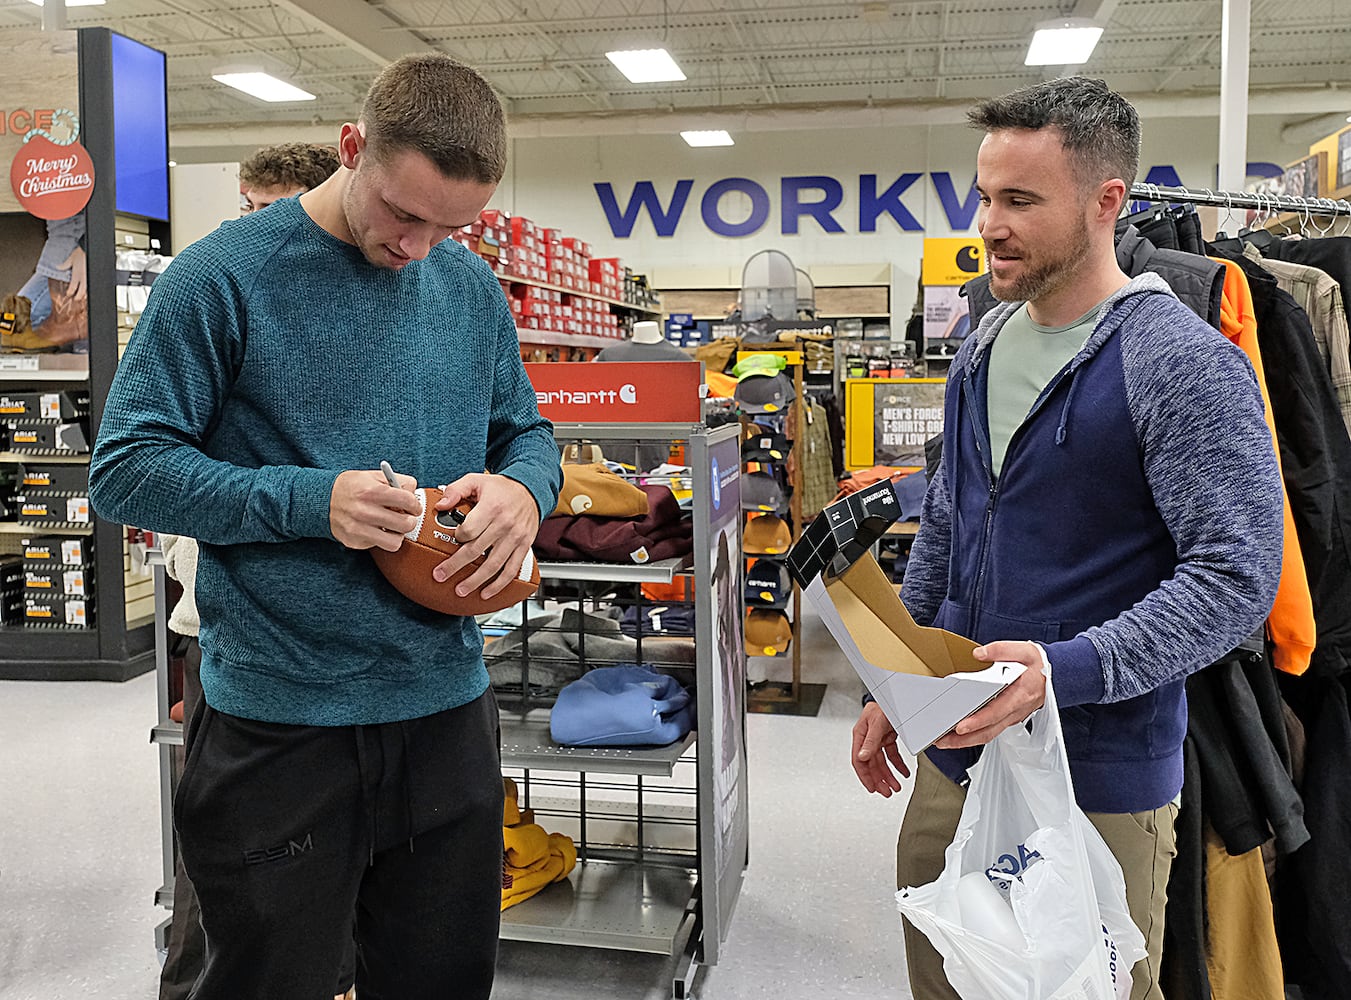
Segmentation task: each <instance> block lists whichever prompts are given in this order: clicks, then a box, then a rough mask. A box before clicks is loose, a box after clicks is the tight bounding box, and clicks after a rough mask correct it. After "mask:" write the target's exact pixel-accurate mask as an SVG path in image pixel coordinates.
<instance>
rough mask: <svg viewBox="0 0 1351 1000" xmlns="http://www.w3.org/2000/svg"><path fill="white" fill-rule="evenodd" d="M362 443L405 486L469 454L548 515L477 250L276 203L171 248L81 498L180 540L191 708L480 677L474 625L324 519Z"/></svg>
mask: <svg viewBox="0 0 1351 1000" xmlns="http://www.w3.org/2000/svg"><path fill="white" fill-rule="evenodd" d="M382 458H383V459H388V460H389V462H390V463H391V464H392V465H393V466H394V468H395V469H396V470H397V471H399V472H402V473H407V474H409V475H412V476H415V477H416V478H417V481H418V483H419V485H431V486H437V485H441V484H445V483H449V482H452V481H454V480H455V479H458V478H459V477H460V476H462V475H465V474H466V473H472V472H482V471H484V470H485V469H487V470H488V471H491V472H495V473H500V474H501V475H504V476H509V477H510V478H512V479H515V480H517V481H518V482H520V483H522V484H523V485H524V486H525V487H526V488H527V489H529V490H530V492H531V494H532V495H533V496H534V498H535V502H536V504H537V505H538V506H539V509H540V511H542V512H544V513H547V512H549V511H552V510H553V508H554V504H555V503H556V501H557V493H558V488H559V484H560V479H561V475H560V470H559V464H558V451H557V447H556V445H555V443H554V440H553V434H552V427H551V426H550V424H549V422H548V421H547V420H545V419H544V418H543V417H541V416H540V414H539V410H538V408H537V406H536V404H535V394H534V390H533V389H532V388H531V386H530V383H529V381H528V380H527V379H526V376H525V371H524V369H523V367H522V365H521V361H520V352H519V347H518V345H517V340H516V329H515V326H514V324H513V323H512V320H511V315H510V312H509V311H508V309H507V303H506V300H505V298H504V296H503V295H502V291H501V289H500V287H499V285H498V283H497V280H496V279H495V278H494V277H493V274H492V272H491V271H490V270H489V269H488V267H487V265H486V264H484V262H483V261H481V260H480V259H479V258H478V257H476V256H475V255H473V254H471V253H470V252H469V251H467V250H466V249H465V248H464V247H462V246H460V245H459V244H457V243H454V242H451V241H446V242H443V243H441V244H439V245H438V246H436V247H435V248H434V249H433V250H432V252H431V254H430V255H429V256H428V257H427V258H426V260H423V261H420V262H415V263H412V264H409V265H408V266H407V267H405V268H404V269H403V270H402V271H398V272H395V271H388V270H381V269H377V268H375V267H373V266H372V265H370V264H369V263H368V262H367V261H366V260H365V258H364V257H363V256H362V255H361V253H360V252H359V251H358V250H357V249H356V248H355V247H353V246H350V245H348V244H346V243H343V242H341V241H340V240H337V239H335V238H334V237H332V236H330V235H329V234H328V233H326V232H324V231H323V230H322V229H320V228H319V227H318V226H317V225H316V224H315V223H314V222H313V221H312V220H311V219H310V218H309V216H308V215H307V214H306V213H305V211H304V209H303V208H301V206H300V202H299V201H298V200H297V199H294V198H292V199H287V200H285V201H282V202H278V203H277V204H275V205H273V206H272V207H270V208H268V209H266V210H265V211H261V212H255V213H253V214H252V215H249V216H246V217H244V218H242V219H240V220H238V221H234V222H227V223H226V224H225V225H223V226H221V228H220V229H218V230H217V231H216V232H214V233H212V234H211V235H209V236H207V237H205V238H204V239H202V240H200V241H198V242H197V243H194V244H192V245H191V246H189V247H187V248H186V249H185V250H184V251H183V252H182V253H181V254H180V255H179V256H178V257H177V258H176V259H175V260H174V262H173V263H172V265H171V266H170V267H169V268H168V270H167V271H166V272H165V273H164V274H163V275H162V276H161V277H160V278H159V280H158V281H156V283H155V285H154V288H153V289H152V293H151V295H150V301H149V306H148V308H147V309H146V311H145V313H144V314H143V315H142V317H141V320H140V322H139V323H138V325H137V327H136V331H135V332H134V333H133V335H132V337H131V341H130V343H129V344H128V346H127V350H126V354H125V355H124V357H123V360H122V363H121V365H120V367H119V368H118V370H117V375H116V377H115V379H114V380H113V386H112V390H111V392H110V393H109V396H108V400H107V403H106V405H105V407H104V411H103V416H102V421H101V425H100V427H99V434H98V440H97V443H96V445H95V448H94V455H93V459H92V461H91V464H90V493H91V500H92V501H93V504H94V508H95V510H96V511H97V512H98V514H99V516H101V517H104V518H107V519H109V520H113V521H119V522H122V523H125V524H133V525H137V526H139V527H143V528H148V529H152V530H155V531H167V532H173V533H175V534H182V535H189V536H191V537H193V538H196V539H198V540H199V541H200V542H201V557H200V563H199V566H198V572H197V603H198V610H199V612H200V614H201V620H202V628H201V636H200V638H201V645H202V687H203V690H204V692H205V695H206V700H207V703H208V704H210V705H211V706H212V707H213V708H215V709H216V710H218V711H221V712H225V713H228V714H231V715H238V716H243V717H245V718H250V719H257V720H261V721H265V722H282V723H293V724H304V725H350V724H372V723H381V722H391V721H397V720H403V719H410V718H417V717H420V716H424V715H429V714H432V713H435V712H439V711H443V710H445V709H448V708H453V707H456V706H458V705H463V704H465V703H467V702H470V701H472V700H474V699H475V698H477V697H478V696H479V695H481V694H482V693H483V691H484V690H485V688H486V687H487V685H488V675H487V671H486V670H485V668H484V665H483V657H482V648H483V639H482V635H481V633H480V632H479V629H478V626H477V624H476V623H475V622H474V620H473V619H472V618H459V617H452V616H447V615H442V614H439V613H437V612H434V611H428V610H426V609H424V608H421V607H419V606H417V605H415V604H413V603H412V602H410V601H408V600H407V599H406V598H404V597H402V596H401V595H400V594H399V593H398V592H397V591H395V590H394V588H393V587H391V586H390V585H389V584H388V583H387V582H386V581H385V580H384V578H383V577H382V576H381V575H380V573H379V571H378V570H377V569H376V568H375V564H374V562H373V560H372V559H371V556H370V553H369V552H357V551H352V550H350V549H347V548H344V547H343V546H342V545H341V544H339V543H338V542H337V541H336V540H335V539H334V538H333V536H332V534H331V532H330V530H329V496H330V494H331V492H332V488H333V482H334V480H335V479H336V478H337V476H338V474H339V473H340V472H342V471H344V470H347V469H375V468H377V467H378V465H379V462H380V460H381V459H382ZM541 516H542V515H541Z"/></svg>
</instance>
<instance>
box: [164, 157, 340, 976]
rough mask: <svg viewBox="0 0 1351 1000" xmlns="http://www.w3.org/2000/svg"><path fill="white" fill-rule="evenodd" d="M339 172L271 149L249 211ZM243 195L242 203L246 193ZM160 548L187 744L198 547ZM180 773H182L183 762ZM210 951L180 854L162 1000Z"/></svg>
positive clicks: (251, 170) (255, 164)
mask: <svg viewBox="0 0 1351 1000" xmlns="http://www.w3.org/2000/svg"><path fill="white" fill-rule="evenodd" d="M337 169H338V155H337V151H336V150H335V149H333V148H332V147H331V146H318V145H314V144H312V143H304V142H289V143H284V144H283V145H280V146H266V147H264V148H263V149H260V150H258V152H256V153H254V154H253V155H252V156H251V157H249V158H248V159H247V160H246V161H244V163H242V164H241V165H240V175H241V177H243V176H244V175H245V174H247V175H248V176H249V178H250V179H251V181H252V182H253V183H254V184H257V185H259V186H260V191H259V192H258V193H257V194H256V195H255V197H256V198H257V199H258V201H257V204H256V205H253V206H251V207H250V208H249V209H246V211H253V210H254V209H255V208H265V207H266V206H267V205H270V204H271V203H272V202H273V201H276V200H277V199H278V198H289V197H291V196H292V195H297V194H303V193H304V192H306V191H309V190H310V189H312V188H315V187H318V186H319V185H320V184H322V183H323V182H324V181H326V180H327V179H328V178H329V177H331V176H332V175H333V172H334V171H335V170H337ZM240 194H241V197H242V198H243V197H244V191H243V189H242V188H241V190H240ZM264 199H266V200H264ZM244 200H245V204H248V203H249V199H247V198H245V199H244ZM152 290H153V286H152ZM159 545H160V551H161V552H163V553H164V567H165V571H166V572H167V573H168V574H169V577H170V578H171V579H173V580H176V581H177V582H178V583H179V584H180V585H181V586H182V587H183V596H182V597H181V598H180V599H179V601H178V603H177V604H175V605H174V610H173V612H172V613H171V614H170V616H169V631H170V632H171V633H172V635H173V639H172V640H171V644H172V646H174V647H176V648H181V649H182V650H183V704H182V713H183V722H184V733H183V736H184V742H185V743H186V742H187V739H188V737H189V735H190V734H189V732H188V730H187V724H188V723H189V722H190V720H191V719H192V717H193V713H194V712H195V711H196V710H197V703H198V702H199V701H200V700H201V696H202V682H201V679H200V677H199V675H198V671H199V669H200V667H201V662H202V649H201V646H200V645H199V644H198V641H197V632H198V628H199V627H200V622H199V619H198V617H197V602H196V600H195V598H194V596H193V590H194V584H195V582H196V579H197V542H196V540H195V539H192V538H188V537H187V536H185V535H171V534H161V535H160V536H159ZM179 770H180V773H181V770H182V762H181V761H180V764H179ZM205 951H206V940H205V937H204V935H203V933H202V924H201V915H200V910H199V907H198V904H197V892H196V890H195V889H193V887H192V880H191V879H190V878H189V877H188V874H187V872H186V871H184V870H183V858H182V855H181V854H179V856H177V857H176V858H175V859H174V908H173V922H172V924H171V925H170V929H169V947H168V954H167V956H166V957H165V960H164V967H163V969H161V970H160V988H159V1000H186V998H187V997H188V995H189V993H190V991H191V990H192V984H193V983H195V982H196V981H197V976H198V975H199V974H200V973H201V971H202V960H203V957H204V955H205ZM355 962H356V959H355V956H354V955H353V954H352V953H351V949H350V948H349V949H348V951H347V953H346V954H345V955H344V958H343V962H342V966H341V969H340V971H339V973H338V976H337V984H338V987H337V988H338V993H337V996H341V995H342V994H344V993H346V992H347V991H348V989H349V987H350V986H351V984H352V980H353V978H354V976H355Z"/></svg>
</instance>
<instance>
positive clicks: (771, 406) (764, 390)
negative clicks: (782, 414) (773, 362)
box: [733, 372, 796, 413]
mask: <svg viewBox="0 0 1351 1000" xmlns="http://www.w3.org/2000/svg"><path fill="white" fill-rule="evenodd" d="M795 396H796V393H795V392H794V391H793V383H792V380H791V379H789V378H788V376H787V375H785V374H784V373H783V372H779V373H778V374H777V375H767V374H761V375H746V376H745V377H743V378H742V379H741V380H740V381H739V382H737V384H736V392H735V393H733V398H734V399H735V400H736V402H737V405H738V406H740V407H741V409H742V411H743V412H745V413H778V412H779V411H780V410H783V409H784V408H785V407H787V406H788V404H789V403H791V402H792V401H793V399H794V397H795Z"/></svg>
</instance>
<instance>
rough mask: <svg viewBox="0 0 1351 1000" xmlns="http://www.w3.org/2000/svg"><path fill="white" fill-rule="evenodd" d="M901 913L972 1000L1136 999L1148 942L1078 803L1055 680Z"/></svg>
mask: <svg viewBox="0 0 1351 1000" xmlns="http://www.w3.org/2000/svg"><path fill="white" fill-rule="evenodd" d="M896 900H897V905H898V907H899V908H900V911H901V913H903V914H904V915H905V916H906V918H907V919H909V920H910V922H911V923H913V924H914V925H915V926H916V927H918V928H919V929H920V930H921V931H923V932H924V934H925V935H926V936H927V937H928V938H929V940H930V941H931V942H932V943H933V946H934V948H935V949H937V951H938V953H939V954H940V955H942V956H943V969H944V971H945V972H946V974H947V977H948V981H949V982H950V983H951V984H952V987H953V989H955V990H956V991H957V993H958V994H960V995H961V996H962V997H964V998H965V1000H1114V998H1115V1000H1126V998H1127V997H1129V996H1130V989H1131V973H1130V970H1131V966H1133V965H1134V964H1135V963H1136V962H1137V961H1138V960H1139V959H1141V958H1144V957H1145V942H1144V937H1143V936H1142V935H1141V933H1140V931H1139V929H1138V928H1137V927H1136V926H1135V924H1134V923H1133V922H1132V921H1131V918H1130V913H1129V911H1128V910H1127V907H1126V882H1125V878H1124V877H1123V876H1122V874H1121V866H1120V865H1119V864H1118V863H1117V860H1116V858H1114V857H1113V856H1112V852H1111V851H1110V850H1109V849H1108V847H1107V845H1106V844H1105V843H1104V842H1103V840H1102V837H1101V835H1099V833H1098V831H1097V830H1096V829H1095V828H1094V826H1093V824H1092V823H1090V822H1089V821H1088V817H1086V816H1085V815H1084V814H1083V811H1082V810H1081V809H1080V808H1079V806H1078V805H1077V804H1076V803H1075V801H1074V788H1073V784H1072V783H1071V781H1070V771H1069V761H1068V760H1067V759H1066V757H1065V741H1064V737H1063V734H1062V732H1061V728H1060V713H1059V712H1058V711H1057V709H1056V703H1055V694H1054V692H1053V691H1052V689H1051V681H1050V677H1049V676H1048V677H1047V681H1046V704H1045V705H1043V706H1042V707H1041V708H1040V709H1038V710H1037V712H1035V713H1034V714H1033V716H1032V718H1031V719H1030V720H1029V722H1028V723H1027V724H1025V725H1021V726H1011V727H1010V728H1008V729H1006V730H1005V731H1004V732H1002V733H1000V734H999V735H998V736H997V737H995V739H994V740H993V741H992V742H991V743H990V744H989V745H988V746H987V747H986V748H985V751H984V753H983V754H982V755H981V758H980V761H979V762H978V763H977V764H976V766H975V767H973V768H972V769H971V784H970V786H969V787H968V788H967V793H966V804H965V806H964V807H963V808H962V816H961V821H960V822H959V823H958V825H957V834H956V836H955V837H954V838H953V840H952V843H951V844H950V845H949V846H948V849H947V853H946V860H945V863H944V867H943V871H942V873H941V874H940V875H939V876H938V878H937V880H935V881H933V882H930V883H929V884H928V885H923V886H918V887H915V888H908V889H902V890H901V891H900V892H898V893H897V894H896Z"/></svg>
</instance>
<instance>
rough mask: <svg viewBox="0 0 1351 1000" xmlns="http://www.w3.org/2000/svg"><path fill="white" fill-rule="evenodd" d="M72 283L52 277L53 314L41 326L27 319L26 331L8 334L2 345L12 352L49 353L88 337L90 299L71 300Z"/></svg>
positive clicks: (49, 286)
mask: <svg viewBox="0 0 1351 1000" xmlns="http://www.w3.org/2000/svg"><path fill="white" fill-rule="evenodd" d="M69 287H70V282H68V281H58V280H57V279H55V278H48V279H47V289H48V291H49V292H50V293H51V296H52V314H51V315H50V316H48V317H47V318H46V320H44V321H43V322H42V324H41V325H40V326H37V327H32V326H29V325H27V323H25V326H26V329H24V330H23V331H22V332H20V331H19V330H17V329H16V331H15V332H14V333H13V334H9V333H6V334H4V338H3V342H0V349H2V350H4V351H6V352H8V353H11V354H14V353H23V354H45V353H50V352H53V351H59V350H61V349H62V348H64V347H66V346H67V345H69V344H74V343H77V342H78V341H81V340H88V339H89V302H88V300H87V299H79V300H75V301H69V300H67V298H66V290H67V289H68V288H69ZM20 298H21V299H22V297H20ZM22 301H24V302H27V301H28V300H27V299H22ZM30 312H31V307H30Z"/></svg>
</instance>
